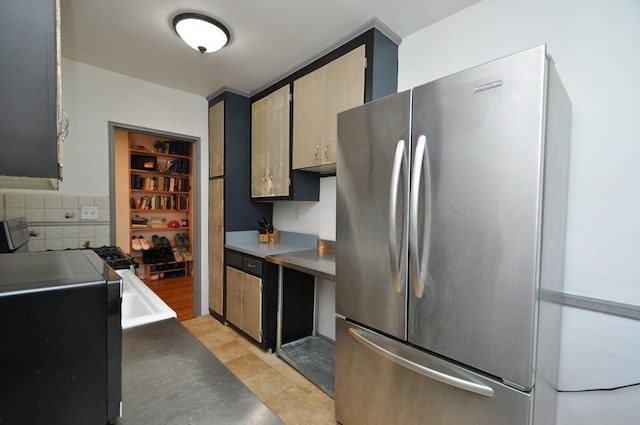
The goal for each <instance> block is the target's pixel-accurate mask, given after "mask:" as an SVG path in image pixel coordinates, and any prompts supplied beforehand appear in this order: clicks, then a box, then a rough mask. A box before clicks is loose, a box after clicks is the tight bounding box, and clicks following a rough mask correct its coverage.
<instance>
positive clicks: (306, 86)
mask: <svg viewBox="0 0 640 425" xmlns="http://www.w3.org/2000/svg"><path fill="white" fill-rule="evenodd" d="M364 82H365V46H364V45H361V46H359V47H357V48H355V49H354V50H352V51H350V52H348V53H346V54H344V55H342V56H340V57H339V58H337V59H335V60H333V61H332V62H329V63H328V64H326V65H324V66H322V67H321V68H319V69H317V70H315V71H313V72H310V73H309V74H307V75H305V76H303V77H301V78H299V79H297V80H295V81H294V82H293V168H294V169H305V168H307V169H313V170H316V171H323V172H331V171H335V164H336V149H337V145H338V131H337V122H338V121H337V115H338V113H339V112H342V111H344V110H347V109H350V108H353V107H355V106H359V105H362V104H363V103H364Z"/></svg>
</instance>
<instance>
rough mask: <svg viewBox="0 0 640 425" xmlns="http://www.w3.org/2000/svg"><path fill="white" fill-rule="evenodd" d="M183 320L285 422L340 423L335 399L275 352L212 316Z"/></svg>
mask: <svg viewBox="0 0 640 425" xmlns="http://www.w3.org/2000/svg"><path fill="white" fill-rule="evenodd" d="M182 324H183V325H184V326H185V327H186V328H187V329H188V330H189V331H190V332H191V333H192V334H193V335H195V337H196V338H198V339H199V340H200V342H202V344H204V345H205V346H206V347H207V348H208V349H209V350H210V351H211V352H212V353H213V354H214V355H215V356H216V357H217V358H218V359H220V361H221V362H222V363H224V364H225V365H226V366H227V367H228V368H229V369H230V370H231V371H232V372H233V373H234V374H235V375H236V376H237V377H238V379H240V380H241V381H242V382H243V383H244V384H245V385H246V386H247V387H248V388H249V389H250V390H251V391H253V393H254V394H255V395H256V396H257V397H258V398H260V399H261V400H262V401H263V402H264V404H266V405H267V406H268V407H269V408H270V409H271V410H272V411H273V413H275V414H276V415H278V417H280V419H281V420H282V421H283V422H284V423H285V424H287V425H302V424H305V425H335V424H336V422H335V419H334V407H335V405H334V401H333V399H332V398H331V397H329V396H327V395H326V394H325V393H324V392H322V390H320V389H319V388H318V387H316V386H315V385H313V384H312V383H311V382H309V381H308V380H307V379H306V378H305V377H303V376H302V375H301V374H299V373H298V372H297V371H296V370H295V369H293V368H292V367H291V366H289V365H288V364H287V363H285V362H284V361H283V360H282V359H280V358H279V357H278V356H276V355H275V354H272V353H268V352H266V351H263V350H262V349H260V348H259V347H258V346H256V345H255V344H253V343H251V342H250V341H249V340H248V339H247V338H245V337H244V336H242V335H240V334H239V333H237V332H236V331H234V330H233V329H232V328H230V327H228V326H224V325H223V324H221V323H220V322H218V321H217V320H215V319H214V318H213V317H211V316H201V317H197V318H195V319H190V320H186V321H183V322H182Z"/></svg>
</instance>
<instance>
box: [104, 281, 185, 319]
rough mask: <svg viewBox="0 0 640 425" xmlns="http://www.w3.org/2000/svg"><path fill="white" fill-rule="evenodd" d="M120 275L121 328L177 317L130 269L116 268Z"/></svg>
mask: <svg viewBox="0 0 640 425" xmlns="http://www.w3.org/2000/svg"><path fill="white" fill-rule="evenodd" d="M116 273H118V274H119V275H120V276H121V277H122V321H121V322H122V329H128V328H133V327H136V326H141V325H146V324H148V323H153V322H158V321H160V320H165V319H170V318H172V317H173V318H175V317H177V315H176V312H175V311H173V310H172V309H171V307H169V306H168V305H167V304H166V303H165V302H164V301H162V299H161V298H160V297H158V296H157V295H156V294H155V293H154V292H153V291H152V290H151V289H149V287H148V286H147V285H145V283H144V282H143V281H141V280H140V279H139V278H138V276H136V275H135V273H133V272H132V271H131V270H116Z"/></svg>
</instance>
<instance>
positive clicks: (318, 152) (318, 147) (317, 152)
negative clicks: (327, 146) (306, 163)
mask: <svg viewBox="0 0 640 425" xmlns="http://www.w3.org/2000/svg"><path fill="white" fill-rule="evenodd" d="M316 159H320V145H316Z"/></svg>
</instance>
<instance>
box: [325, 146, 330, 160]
mask: <svg viewBox="0 0 640 425" xmlns="http://www.w3.org/2000/svg"><path fill="white" fill-rule="evenodd" d="M324 158H325V159H329V144H328V143H327V144H326V145H324Z"/></svg>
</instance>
